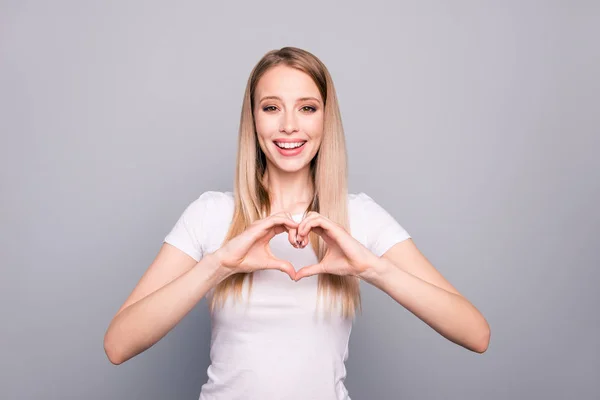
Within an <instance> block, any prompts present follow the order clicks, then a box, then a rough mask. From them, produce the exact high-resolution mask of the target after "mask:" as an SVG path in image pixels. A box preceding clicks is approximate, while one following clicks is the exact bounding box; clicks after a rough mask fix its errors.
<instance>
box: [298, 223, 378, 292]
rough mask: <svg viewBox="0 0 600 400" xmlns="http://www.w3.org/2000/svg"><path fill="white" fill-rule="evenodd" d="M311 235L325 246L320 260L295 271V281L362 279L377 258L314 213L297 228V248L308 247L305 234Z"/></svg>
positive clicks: (343, 231) (343, 230)
mask: <svg viewBox="0 0 600 400" xmlns="http://www.w3.org/2000/svg"><path fill="white" fill-rule="evenodd" d="M311 231H313V232H315V233H316V234H317V235H319V236H320V237H322V238H323V240H324V241H325V243H327V251H326V252H325V256H324V257H323V260H321V262H319V263H317V264H313V265H310V266H307V267H304V268H301V269H299V270H298V271H296V279H295V280H296V281H298V280H300V279H302V278H304V277H307V276H311V275H315V274H320V273H329V274H334V275H353V276H358V277H362V274H363V273H365V272H366V271H368V269H369V268H370V266H371V265H374V262H375V261H376V258H377V256H376V255H375V254H373V253H372V252H371V251H369V249H367V248H366V247H364V246H363V245H362V244H361V243H360V242H359V241H357V240H356V239H354V238H353V237H352V235H350V234H349V233H348V232H347V231H346V230H345V229H344V228H343V227H342V226H340V225H338V224H336V223H335V222H333V221H331V220H329V219H327V218H325V217H324V216H322V215H321V214H319V213H317V212H314V211H312V212H310V213H308V215H307V216H306V218H305V219H304V220H303V221H302V222H300V224H299V226H298V232H297V236H298V241H299V242H300V243H301V244H300V246H301V247H305V246H306V245H307V244H308V234H309V232H311Z"/></svg>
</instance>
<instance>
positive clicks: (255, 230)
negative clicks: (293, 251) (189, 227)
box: [214, 213, 299, 280]
mask: <svg viewBox="0 0 600 400" xmlns="http://www.w3.org/2000/svg"><path fill="white" fill-rule="evenodd" d="M298 225H299V223H297V222H296V221H294V220H293V219H292V217H291V215H290V214H288V213H279V214H274V215H271V216H270V217H267V218H264V219H261V220H258V221H256V222H254V223H252V224H251V225H250V226H249V227H248V228H247V229H246V230H245V231H244V232H242V233H241V234H239V235H238V236H236V237H234V238H233V239H231V240H229V241H228V242H227V243H225V244H224V245H223V246H221V248H219V249H218V250H217V251H216V252H215V253H214V256H215V257H216V259H217V260H218V262H219V264H220V265H221V266H222V267H223V268H225V269H227V272H228V274H227V275H233V274H236V273H240V272H254V271H257V270H262V269H278V270H280V271H283V272H285V273H286V274H288V275H289V276H290V278H292V280H294V278H295V276H296V269H295V268H294V266H293V265H292V264H291V263H290V262H288V261H284V260H280V259H278V258H276V257H275V256H274V255H273V253H272V252H271V249H270V248H269V242H270V241H271V239H272V238H273V237H274V236H275V235H277V234H280V233H283V232H286V231H287V232H288V240H289V241H290V244H291V245H292V246H293V247H296V248H297V247H298V244H297V243H296V229H297V228H298Z"/></svg>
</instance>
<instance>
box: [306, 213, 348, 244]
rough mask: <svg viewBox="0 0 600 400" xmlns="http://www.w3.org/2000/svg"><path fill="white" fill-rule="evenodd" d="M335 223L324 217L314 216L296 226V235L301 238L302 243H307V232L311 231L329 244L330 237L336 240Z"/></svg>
mask: <svg viewBox="0 0 600 400" xmlns="http://www.w3.org/2000/svg"><path fill="white" fill-rule="evenodd" d="M336 227H338V226H337V225H336V224H334V223H333V222H332V221H330V220H328V219H327V218H324V217H321V216H320V217H316V218H313V219H311V220H309V221H307V222H304V221H302V223H301V225H300V226H299V227H298V235H299V236H300V237H302V238H303V241H302V245H301V246H306V245H307V244H308V234H309V232H311V231H313V232H315V233H316V234H317V235H319V236H321V237H322V238H323V239H324V240H325V242H326V243H328V244H331V239H333V240H337V239H336V237H337V233H336ZM330 238H331V239H330Z"/></svg>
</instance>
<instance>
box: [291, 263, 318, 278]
mask: <svg viewBox="0 0 600 400" xmlns="http://www.w3.org/2000/svg"><path fill="white" fill-rule="evenodd" d="M322 272H324V268H323V265H322V264H321V263H318V264H313V265H309V266H308V267H303V268H300V269H299V270H298V271H296V279H295V281H296V282H297V281H299V280H300V279H302V278H306V277H307V276H312V275H317V274H320V273H322Z"/></svg>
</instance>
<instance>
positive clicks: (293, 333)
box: [104, 47, 490, 400]
mask: <svg viewBox="0 0 600 400" xmlns="http://www.w3.org/2000/svg"><path fill="white" fill-rule="evenodd" d="M238 145H239V147H238V155H237V170H236V178H235V186H234V191H233V193H231V192H216V191H208V192H204V193H202V195H201V196H200V197H199V198H198V199H197V200H195V201H193V202H192V203H191V204H190V205H189V206H188V207H187V208H186V210H185V211H184V212H183V214H182V215H181V217H180V219H179V220H178V221H177V223H176V224H175V226H174V227H173V229H172V230H171V232H170V233H169V234H168V235H167V236H166V238H165V243H164V244H163V246H162V247H161V249H160V251H159V253H158V255H157V257H156V259H155V260H154V262H153V263H152V264H151V265H150V267H149V268H148V270H147V272H146V273H145V274H144V276H143V277H142V278H141V280H140V282H139V283H138V285H137V286H136V287H135V289H134V290H133V292H132V293H131V295H130V296H129V298H128V299H127V300H126V301H125V303H124V304H123V305H122V306H121V308H120V310H119V311H118V312H117V314H116V316H115V317H114V319H113V321H112V322H111V324H110V326H109V328H108V331H107V332H106V336H105V340H104V346H105V351H106V353H107V355H108V357H109V359H110V361H111V362H113V363H114V364H120V363H122V362H124V361H126V360H128V359H130V358H132V357H134V356H135V355H137V354H139V353H141V352H142V351H144V350H146V349H147V348H149V347H150V346H152V345H153V344H154V343H156V342H157V341H158V340H160V339H161V338H162V337H163V336H164V335H166V334H167V333H168V332H169V331H170V330H171V329H172V328H173V327H174V326H175V325H176V324H177V323H178V322H179V321H180V320H181V319H182V318H183V317H184V316H185V315H186V314H187V313H188V312H189V311H190V310H191V309H192V308H193V307H194V306H195V305H196V304H197V302H198V301H199V300H200V299H201V298H202V297H204V296H206V297H207V299H208V301H209V304H210V310H211V315H212V340H211V351H210V356H211V364H210V366H209V368H208V382H206V384H204V385H203V386H202V391H201V394H200V398H201V399H303V400H305V399H320V400H323V399H349V398H350V397H349V395H348V392H347V390H346V388H345V386H344V378H345V376H346V370H345V366H344V362H345V360H346V358H347V356H348V340H349V337H350V330H351V326H352V320H353V317H354V315H355V312H356V310H358V309H359V308H360V292H359V280H360V279H362V280H364V281H365V282H368V283H369V284H372V285H374V286H375V287H377V288H379V289H381V290H383V291H384V292H386V293H387V294H388V295H389V296H391V297H392V298H393V299H394V300H396V301H397V302H398V303H399V304H400V305H402V306H404V307H405V308H406V309H408V310H409V311H411V312H412V313H413V314H415V315H416V316H417V317H418V318H420V319H422V320H423V321H425V322H426V323H427V324H428V325H429V326H431V327H432V328H433V329H435V330H436V331H437V332H439V333H440V334H441V335H443V336H444V337H446V338H448V339H449V340H451V341H453V342H455V343H457V344H459V345H461V346H464V347H465V348H467V349H470V350H472V351H475V352H479V353H481V352H484V351H485V350H486V349H487V346H488V342H489V337H490V330H489V326H488V324H487V322H486V320H485V319H484V317H483V316H482V315H481V314H480V313H479V311H477V309H476V308H475V307H474V306H473V305H472V304H471V303H470V302H469V301H468V300H467V299H465V298H464V297H463V296H462V295H461V294H460V293H459V292H458V291H457V290H456V289H455V288H454V287H453V286H452V285H451V284H450V283H449V282H448V281H447V280H446V279H444V278H443V277H442V276H441V275H440V274H439V273H438V272H437V271H436V269H435V268H434V267H433V266H432V265H431V264H430V263H429V261H428V260H427V259H426V258H425V257H424V256H423V255H422V254H421V253H420V252H419V250H418V249H417V248H416V246H415V244H414V243H413V241H412V239H411V237H410V236H409V234H408V233H407V232H406V231H405V230H404V229H403V228H402V227H401V226H400V225H399V224H398V222H396V220H395V219H394V218H393V217H392V216H391V215H390V214H388V213H387V212H386V211H385V210H384V209H383V208H382V207H381V206H379V205H378V204H377V203H376V202H375V201H374V200H373V199H371V198H370V197H369V196H368V195H366V194H364V193H359V194H348V193H347V185H346V149H345V140H344V134H343V130H342V122H341V118H340V113H339V110H338V103H337V99H336V94H335V89H334V86H333V83H332V80H331V77H330V75H329V73H328V71H327V69H326V67H325V66H324V65H323V64H322V63H321V61H320V60H318V59H317V58H316V57H315V56H314V55H312V54H310V53H308V52H306V51H304V50H301V49H297V48H291V47H286V48H283V49H280V50H277V51H276V50H274V51H271V52H269V53H267V54H266V55H265V56H264V57H263V58H262V59H261V60H260V61H259V63H258V64H257V65H256V66H255V68H254V69H253V71H252V73H251V75H250V78H249V81H248V84H247V87H246V92H245V97H244V102H243V106H242V115H241V123H240V131H239V143H238Z"/></svg>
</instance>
